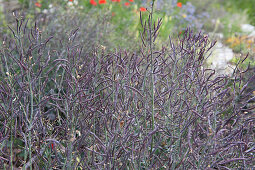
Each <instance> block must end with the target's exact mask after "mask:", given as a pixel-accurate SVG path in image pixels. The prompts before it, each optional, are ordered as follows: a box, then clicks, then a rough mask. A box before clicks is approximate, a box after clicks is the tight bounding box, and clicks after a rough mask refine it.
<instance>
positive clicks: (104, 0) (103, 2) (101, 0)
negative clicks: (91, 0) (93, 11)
mask: <svg viewBox="0 0 255 170" xmlns="http://www.w3.org/2000/svg"><path fill="white" fill-rule="evenodd" d="M98 3H99V4H106V0H99V2H98Z"/></svg>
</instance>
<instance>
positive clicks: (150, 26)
mask: <svg viewBox="0 0 255 170" xmlns="http://www.w3.org/2000/svg"><path fill="white" fill-rule="evenodd" d="M153 6H154V0H153V1H152V4H151V12H150V18H149V19H150V21H149V22H150V24H148V25H149V29H150V30H149V31H150V39H149V40H150V42H149V43H150V55H151V58H150V60H151V61H150V62H151V63H150V64H151V105H152V106H151V107H152V111H151V129H152V131H153V130H154V76H153V70H154V66H153V51H152V50H153V44H152V24H153V23H152V22H153V20H152V17H153ZM151 140H152V141H151V152H152V148H153V143H154V135H152V139H151Z"/></svg>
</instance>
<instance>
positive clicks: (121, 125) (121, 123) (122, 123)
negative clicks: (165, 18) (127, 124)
mask: <svg viewBox="0 0 255 170" xmlns="http://www.w3.org/2000/svg"><path fill="white" fill-rule="evenodd" d="M123 126H124V121H123V120H122V121H121V122H120V128H122V127H123Z"/></svg>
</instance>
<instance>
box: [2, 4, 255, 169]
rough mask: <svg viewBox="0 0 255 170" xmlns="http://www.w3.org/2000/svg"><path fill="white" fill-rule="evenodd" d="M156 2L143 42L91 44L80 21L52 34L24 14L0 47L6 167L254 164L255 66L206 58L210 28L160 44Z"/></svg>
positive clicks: (145, 23)
mask: <svg viewBox="0 0 255 170" xmlns="http://www.w3.org/2000/svg"><path fill="white" fill-rule="evenodd" d="M153 2H154V1H153ZM148 12H149V15H148V18H147V19H146V20H144V19H143V17H142V16H141V15H142V13H140V19H141V21H140V24H141V28H142V29H141V33H140V36H141V43H142V44H141V49H140V51H137V52H128V51H125V50H116V51H115V52H107V51H105V50H104V49H103V48H99V47H95V48H93V49H92V50H90V49H89V48H88V49H87V48H86V47H85V48H83V47H84V46H83V44H81V43H79V41H78V40H76V38H77V37H79V36H78V32H79V29H74V30H72V31H71V32H70V33H69V34H68V35H67V37H66V38H62V39H55V37H54V35H50V36H48V37H47V38H44V36H45V35H44V34H43V32H42V31H41V28H39V27H38V24H35V25H34V26H31V27H28V26H27V23H28V21H26V20H24V19H22V18H21V19H20V18H18V17H16V23H17V25H16V27H15V28H11V27H10V31H11V32H12V34H13V35H12V37H10V36H8V37H6V38H5V39H3V41H2V42H3V43H2V45H1V48H0V59H1V65H0V70H1V72H0V80H1V81H0V146H1V147H0V148H1V149H0V151H1V152H0V166H1V168H6V169H8V168H13V167H23V168H24V169H27V168H30V169H51V168H52V169H53V168H55V169H65V168H66V169H72V168H77V169H125V168H127V167H128V168H130V169H170V168H171V169H178V168H179V169H206V168H218V169H223V168H233V169H234V168H243V169H247V168H252V167H254V166H255V164H254V161H253V160H254V146H255V143H254V139H255V129H254V127H255V126H254V124H255V120H254V105H253V104H252V102H253V100H254V97H253V98H251V96H252V93H245V92H246V89H247V87H249V84H250V83H251V82H252V80H253V79H254V76H252V77H251V78H250V79H248V80H247V81H243V75H244V74H245V72H246V71H247V70H248V69H247V70H244V71H243V70H241V69H240V68H239V65H237V66H236V68H235V69H234V73H233V76H232V77H231V78H230V77H227V76H217V75H215V71H214V70H211V69H206V68H204V63H205V59H206V58H207V57H209V56H210V53H209V52H210V49H211V48H212V47H213V46H214V44H215V43H216V42H210V40H209V38H208V36H206V35H204V34H202V33H201V32H200V33H199V34H196V33H194V32H193V31H191V30H190V29H186V30H185V32H183V34H182V35H179V36H178V39H177V40H176V41H175V40H173V39H171V38H170V37H169V42H168V43H166V44H163V46H162V48H161V49H157V48H156V46H155V42H156V38H157V36H158V34H159V30H160V26H161V24H162V19H159V20H157V21H155V20H154V19H153V4H152V8H151V11H148ZM244 60H245V59H244ZM244 60H242V61H240V63H241V62H243V61H244Z"/></svg>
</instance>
